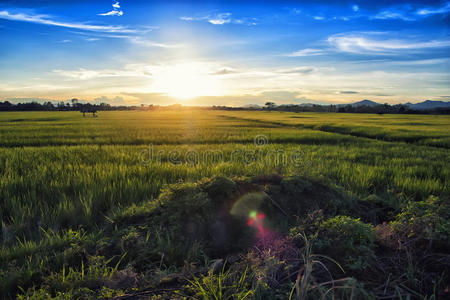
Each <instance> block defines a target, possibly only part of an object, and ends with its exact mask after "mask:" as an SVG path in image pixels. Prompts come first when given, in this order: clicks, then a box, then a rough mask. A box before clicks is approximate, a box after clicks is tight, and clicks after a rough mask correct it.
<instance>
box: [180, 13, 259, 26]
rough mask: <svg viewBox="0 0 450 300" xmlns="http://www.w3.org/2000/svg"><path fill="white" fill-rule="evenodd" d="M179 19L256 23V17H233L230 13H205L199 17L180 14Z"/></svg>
mask: <svg viewBox="0 0 450 300" xmlns="http://www.w3.org/2000/svg"><path fill="white" fill-rule="evenodd" d="M180 20H182V21H187V22H190V21H204V22H208V23H210V24H212V25H224V24H238V25H247V26H254V25H257V23H256V22H257V19H256V18H234V17H233V16H232V14H231V13H229V12H225V13H219V14H214V15H205V16H200V17H191V16H181V17H180Z"/></svg>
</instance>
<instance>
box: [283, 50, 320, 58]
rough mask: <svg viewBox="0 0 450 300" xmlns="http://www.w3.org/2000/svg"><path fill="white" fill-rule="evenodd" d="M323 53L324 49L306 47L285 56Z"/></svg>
mask: <svg viewBox="0 0 450 300" xmlns="http://www.w3.org/2000/svg"><path fill="white" fill-rule="evenodd" d="M323 53H324V51H323V50H321V49H312V48H307V49H302V50H298V51H295V52H292V53H290V54H288V55H287V56H290V57H300V56H314V55H322V54H323Z"/></svg>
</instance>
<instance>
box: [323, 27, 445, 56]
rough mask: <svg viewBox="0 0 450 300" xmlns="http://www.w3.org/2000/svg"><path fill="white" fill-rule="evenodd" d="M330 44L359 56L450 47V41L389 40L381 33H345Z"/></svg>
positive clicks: (331, 40)
mask: <svg viewBox="0 0 450 300" xmlns="http://www.w3.org/2000/svg"><path fill="white" fill-rule="evenodd" d="M328 43H329V44H330V45H331V46H333V47H335V49H337V50H339V51H342V52H349V53H357V54H382V55H389V54H390V55H392V54H398V52H399V51H406V50H419V49H429V48H443V47H450V40H429V41H414V40H411V39H408V40H406V39H405V40H401V39H387V38H386V35H384V34H381V33H379V32H375V33H370V32H365V33H344V34H338V35H333V36H330V37H329V38H328Z"/></svg>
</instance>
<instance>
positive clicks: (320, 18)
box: [314, 16, 325, 21]
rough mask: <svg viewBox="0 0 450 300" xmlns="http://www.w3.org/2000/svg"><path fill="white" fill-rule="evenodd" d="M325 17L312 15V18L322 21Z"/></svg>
mask: <svg viewBox="0 0 450 300" xmlns="http://www.w3.org/2000/svg"><path fill="white" fill-rule="evenodd" d="M324 19H325V18H324V17H321V16H315V17H314V20H317V21H322V20H324Z"/></svg>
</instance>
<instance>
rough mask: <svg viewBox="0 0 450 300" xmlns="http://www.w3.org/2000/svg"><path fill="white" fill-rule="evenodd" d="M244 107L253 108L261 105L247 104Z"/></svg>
mask: <svg viewBox="0 0 450 300" xmlns="http://www.w3.org/2000/svg"><path fill="white" fill-rule="evenodd" d="M242 107H244V108H253V109H256V108H261V106H260V105H258V104H247V105H244V106H242Z"/></svg>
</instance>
